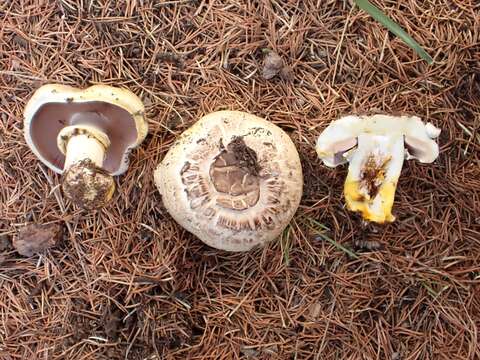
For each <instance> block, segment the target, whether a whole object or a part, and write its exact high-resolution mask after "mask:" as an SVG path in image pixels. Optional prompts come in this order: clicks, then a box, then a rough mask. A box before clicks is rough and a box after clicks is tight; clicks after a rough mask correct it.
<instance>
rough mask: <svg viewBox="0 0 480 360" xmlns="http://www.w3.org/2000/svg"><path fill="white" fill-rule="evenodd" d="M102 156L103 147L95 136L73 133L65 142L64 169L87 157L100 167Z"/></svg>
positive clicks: (103, 154)
mask: <svg viewBox="0 0 480 360" xmlns="http://www.w3.org/2000/svg"><path fill="white" fill-rule="evenodd" d="M104 157H105V147H104V146H103V145H102V144H101V143H100V142H99V141H98V140H97V139H96V138H95V137H93V136H90V135H89V134H80V135H74V136H72V137H71V138H70V140H69V141H68V143H67V149H66V153H65V166H64V170H68V168H70V166H72V165H73V164H76V163H77V162H79V161H82V160H87V159H88V160H90V161H91V162H93V163H94V164H95V165H96V166H98V167H100V168H101V167H102V166H103V160H104Z"/></svg>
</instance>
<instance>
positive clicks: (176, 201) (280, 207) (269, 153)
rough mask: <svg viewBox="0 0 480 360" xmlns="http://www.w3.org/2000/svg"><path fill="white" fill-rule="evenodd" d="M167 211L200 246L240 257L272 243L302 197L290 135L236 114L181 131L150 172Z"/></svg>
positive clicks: (227, 113)
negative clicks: (152, 172)
mask: <svg viewBox="0 0 480 360" xmlns="http://www.w3.org/2000/svg"><path fill="white" fill-rule="evenodd" d="M155 183H156V185H157V186H158V189H159V191H160V193H161V194H162V199H163V203H164V205H165V207H166V208H167V210H168V212H169V213H170V214H171V215H172V217H173V218H174V219H175V220H176V221H177V222H178V223H179V224H180V225H182V226H183V227H184V228H185V229H187V230H188V231H189V232H191V233H193V234H194V235H196V236H197V237H198V238H200V239H201V240H202V241H203V242H205V243H206V244H208V245H210V246H212V247H215V248H218V249H223V250H228V251H245V250H249V249H250V248H252V247H254V246H255V245H259V244H261V245H263V244H264V243H266V242H268V241H271V240H273V239H275V238H276V237H278V236H279V235H280V234H281V232H282V231H283V230H284V229H285V227H286V226H287V225H288V223H289V222H290V220H291V218H292V217H293V215H294V213H295V211H296V210H297V208H298V205H299V203H300V198H301V195H302V186H303V178H302V168H301V164H300V159H299V156H298V153H297V150H296V148H295V146H294V144H293V142H292V141H291V139H290V138H289V137H288V135H287V134H286V133H285V132H284V131H283V130H281V129H280V128H279V127H277V126H275V125H273V124H271V123H270V122H268V121H266V120H264V119H261V118H259V117H256V116H254V115H251V114H247V113H244V112H239V111H218V112H214V113H211V114H208V115H206V116H204V117H203V118H201V119H200V120H199V121H197V122H196V123H195V124H194V125H193V126H192V127H191V128H190V129H188V130H187V131H185V132H184V133H183V134H182V135H181V137H180V138H179V139H178V140H177V141H176V143H175V144H174V145H173V146H172V147H171V148H170V150H169V151H168V153H167V155H166V156H165V158H164V159H163V161H162V162H161V163H160V165H159V166H158V168H157V169H156V171H155Z"/></svg>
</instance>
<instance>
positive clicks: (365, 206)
mask: <svg viewBox="0 0 480 360" xmlns="http://www.w3.org/2000/svg"><path fill="white" fill-rule="evenodd" d="M439 135H440V129H437V128H436V127H435V126H433V125H432V124H430V123H428V124H424V123H423V122H422V121H421V120H420V119H419V118H418V117H415V116H413V117H409V116H399V117H397V116H388V115H374V116H360V117H359V116H346V117H343V118H341V119H339V120H336V121H334V122H332V123H331V124H330V125H329V126H328V127H327V128H326V129H325V130H324V131H323V133H322V134H321V135H320V137H319V138H318V141H317V146H316V150H317V154H318V156H319V157H320V158H321V159H322V160H323V162H324V164H325V165H327V166H329V167H335V166H337V165H340V164H344V163H346V162H349V163H350V165H349V167H348V175H347V179H346V181H345V186H344V195H345V200H346V203H347V207H348V208H349V209H350V210H352V211H358V212H360V213H361V214H362V217H363V218H364V219H365V220H368V221H374V222H378V223H383V222H391V221H394V220H395V217H394V216H393V215H392V207H393V200H394V197H395V190H396V188H397V182H398V178H399V176H400V172H401V170H402V165H403V160H404V159H405V158H406V159H407V160H408V159H417V160H418V161H420V162H421V163H431V162H433V161H434V160H435V159H436V158H437V157H438V144H437V143H436V142H435V140H433V139H435V138H436V137H438V136H439Z"/></svg>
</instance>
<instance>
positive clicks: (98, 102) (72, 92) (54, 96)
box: [24, 84, 148, 175]
mask: <svg viewBox="0 0 480 360" xmlns="http://www.w3.org/2000/svg"><path fill="white" fill-rule="evenodd" d="M144 112H145V111H144V106H143V104H142V102H141V100H140V99H139V98H138V97H137V96H136V95H135V94H133V93H132V92H130V91H129V90H126V89H120V88H115V87H111V86H107V85H93V86H91V87H89V88H86V89H77V88H74V87H71V86H66V85H57V84H49V85H44V86H42V87H41V88H39V89H38V90H37V91H36V92H35V93H34V95H33V96H32V98H31V99H30V100H29V101H28V103H27V105H26V107H25V110H24V128H25V131H24V133H25V139H26V142H27V144H28V145H29V147H30V148H31V149H32V151H33V152H34V153H35V155H36V156H37V157H38V158H39V159H40V160H41V161H42V162H43V163H44V164H45V165H46V166H48V167H49V168H50V169H52V170H53V171H55V172H56V173H59V174H61V173H63V170H64V169H63V167H64V162H65V155H64V154H63V153H62V152H61V151H60V149H59V148H58V146H57V135H58V134H59V132H60V131H61V130H62V129H63V128H65V127H67V126H71V125H80V124H84V125H91V126H95V127H98V128H99V129H100V130H101V131H103V132H105V133H106V134H107V135H108V136H109V138H110V142H111V146H110V147H109V148H108V149H107V151H106V158H105V162H104V169H105V170H106V171H107V172H109V173H110V174H112V175H119V174H122V173H123V172H125V171H126V169H127V167H128V154H129V152H130V150H131V149H133V148H135V147H136V146H138V145H139V144H140V143H141V142H142V141H143V140H144V139H145V137H146V135H147V132H148V124H147V122H146V120H145V118H144Z"/></svg>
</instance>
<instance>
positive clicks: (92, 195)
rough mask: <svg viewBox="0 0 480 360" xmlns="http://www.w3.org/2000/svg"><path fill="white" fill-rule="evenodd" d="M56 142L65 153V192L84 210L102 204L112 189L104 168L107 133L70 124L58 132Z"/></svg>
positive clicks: (107, 142) (111, 179) (85, 126)
mask: <svg viewBox="0 0 480 360" xmlns="http://www.w3.org/2000/svg"><path fill="white" fill-rule="evenodd" d="M57 143H58V146H59V148H60V150H61V151H62V152H63V153H64V154H65V165H64V172H63V181H62V187H63V192H64V193H65V195H66V196H67V197H68V198H69V199H70V200H72V201H73V202H74V203H75V204H77V205H78V206H80V207H82V208H85V209H98V208H100V207H103V206H105V204H106V203H107V202H108V201H109V200H110V199H111V198H112V196H113V193H114V191H115V183H114V181H113V177H112V175H110V174H109V173H108V172H107V171H105V170H104V169H103V161H104V158H105V150H106V149H107V148H108V147H109V146H110V141H109V139H108V136H107V135H106V134H105V133H104V132H102V131H100V130H99V129H97V128H95V127H92V126H88V125H81V126H69V127H66V128H64V129H63V130H62V131H61V132H60V133H59V135H58V139H57Z"/></svg>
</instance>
